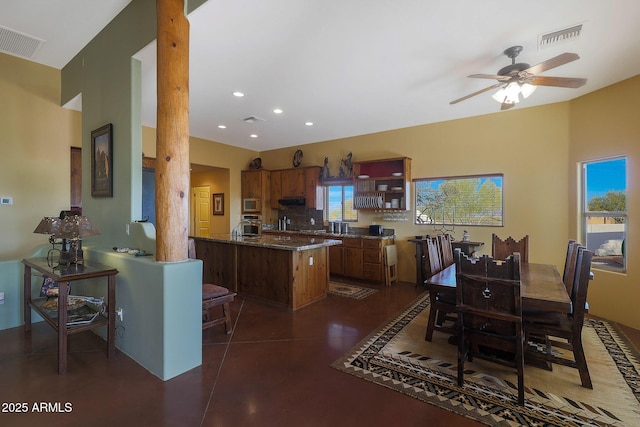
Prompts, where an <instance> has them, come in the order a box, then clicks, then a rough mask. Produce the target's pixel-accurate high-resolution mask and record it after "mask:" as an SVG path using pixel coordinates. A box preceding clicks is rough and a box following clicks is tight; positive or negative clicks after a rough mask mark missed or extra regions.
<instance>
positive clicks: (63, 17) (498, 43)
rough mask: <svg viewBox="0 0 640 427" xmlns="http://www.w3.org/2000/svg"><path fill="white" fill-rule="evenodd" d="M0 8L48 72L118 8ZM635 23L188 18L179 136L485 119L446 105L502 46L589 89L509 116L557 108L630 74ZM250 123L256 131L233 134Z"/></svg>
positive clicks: (258, 6) (60, 4)
mask: <svg viewBox="0 0 640 427" xmlns="http://www.w3.org/2000/svg"><path fill="white" fill-rule="evenodd" d="M0 2H1V4H2V11H3V12H2V14H1V15H0V25H2V26H5V27H9V28H11V29H13V30H17V31H20V32H23V33H26V34H29V35H31V36H35V37H39V38H42V39H45V40H46V43H45V44H44V46H43V47H42V48H41V49H40V50H39V51H38V53H37V55H36V57H35V58H34V59H33V60H34V61H36V62H39V63H42V64H46V65H50V66H52V67H55V68H62V67H63V66H64V65H65V64H66V63H67V62H68V61H69V60H70V59H71V58H72V57H73V56H74V55H75V54H76V53H77V52H78V51H79V50H80V49H81V48H82V47H83V46H84V45H86V43H87V42H88V41H89V40H91V38H92V37H93V36H94V35H95V34H96V33H97V32H98V31H99V29H101V28H102V27H103V26H104V25H106V23H108V22H109V21H110V20H111V19H112V18H113V17H114V16H115V15H117V13H118V12H119V11H120V10H121V9H122V8H123V7H125V6H126V4H128V1H126V0H101V1H97V0H93V1H89V0H49V1H42V0H21V1H12V0H0ZM639 17H640V1H638V0H611V1H606V2H605V1H602V0H562V1H558V0H537V1H534V2H532V1H520V0H512V1H511V2H509V3H506V4H505V2H504V1H497V0H484V1H471V0H447V1H442V0H438V1H436V0H324V1H317V0H316V1H311V0H268V1H266V0H234V1H219V0H210V1H208V2H206V3H205V4H204V5H203V6H201V7H200V8H199V9H197V10H196V11H194V12H193V13H192V14H191V15H190V16H189V21H190V25H191V33H190V82H189V85H190V127H191V130H190V132H191V135H192V136H196V137H200V138H204V139H208V140H212V141H217V142H222V143H225V144H229V145H235V146H240V147H245V148H250V149H254V150H257V151H263V150H269V149H274V148H281V147H288V146H294V145H300V144H305V143H312V142H318V141H324V140H330V139H336V138H342V137H348V136H354V135H361V134H367V133H372V132H379V131H384V130H390V129H397V128H403V127H408V126H415V125H421V124H427V123H434V122H440V121H445V120H452V119H459V118H463V117H470V116H477V115H482V114H490V113H496V112H498V111H499V109H500V104H498V103H497V102H495V101H493V100H492V99H491V97H490V95H491V93H492V92H488V93H484V94H482V95H478V96H476V97H473V98H470V99H468V100H466V101H463V102H461V103H459V104H456V105H449V102H450V101H451V100H453V99H457V98H459V97H462V96H464V95H467V94H469V93H471V92H475V91H477V90H480V89H482V88H484V87H487V86H490V85H491V84H493V83H494V82H495V81H493V80H480V79H469V78H467V77H466V76H467V75H469V74H473V73H486V74H495V73H496V72H497V71H498V69H500V68H502V67H503V66H505V65H508V64H509V63H510V60H509V59H508V58H506V57H505V56H504V55H503V54H502V52H503V50H504V49H506V48H508V47H510V46H513V45H522V46H523V47H524V51H523V53H522V54H521V55H520V56H519V57H518V58H517V62H526V63H529V64H531V65H534V64H537V63H539V62H542V61H544V60H547V59H549V58H551V57H553V56H556V55H559V54H560V53H563V52H575V53H578V54H579V55H580V57H581V59H579V60H578V61H575V62H572V63H570V64H567V65H563V66H561V67H558V68H555V69H553V70H549V71H547V72H545V73H543V74H542V75H547V76H560V77H584V78H587V79H588V81H587V84H586V85H585V86H583V87H582V88H579V89H566V88H553V87H539V88H538V90H537V91H536V92H535V93H534V94H533V95H532V96H531V97H530V98H528V99H526V100H525V101H523V102H521V103H520V104H518V105H517V106H516V107H514V108H513V109H512V110H514V109H518V108H526V107H532V106H536V105H542V104H549V103H554V102H560V101H566V100H569V99H573V98H576V97H578V96H581V95H584V94H586V93H589V92H592V91H594V90H597V89H600V88H602V87H605V86H608V85H611V84H613V83H616V82H618V81H621V80H624V79H626V78H629V77H632V76H635V75H637V74H640V31H638V24H637V21H638V18H639ZM576 24H583V29H582V32H581V35H580V37H579V38H577V39H572V40H569V41H565V42H563V43H559V44H557V45H554V46H551V47H547V48H544V49H538V47H537V46H538V37H539V35H541V34H544V33H548V32H552V31H556V30H559V29H563V28H566V27H570V26H573V25H576ZM70 29H73V30H70ZM155 56H156V55H155V43H152V44H151V45H150V46H147V47H146V48H144V49H143V50H142V51H141V52H139V53H138V54H137V55H136V57H137V58H139V59H140V60H141V61H142V63H143V67H142V72H143V91H142V92H143V102H142V105H143V111H142V117H143V124H145V125H147V126H151V127H155V109H156V104H155ZM235 90H240V91H242V92H244V93H245V94H246V96H245V97H244V98H235V97H234V96H232V92H233V91H235ZM276 107H277V108H282V109H283V110H284V113H283V114H280V115H275V114H273V113H272V110H273V109H274V108H276ZM501 114H507V113H501ZM249 116H257V117H260V118H262V119H264V121H260V122H257V123H252V124H248V123H245V122H244V121H243V119H244V118H246V117H249ZM307 121H311V122H313V123H314V125H313V126H305V125H304V123H305V122H307ZM218 124H224V125H226V126H227V128H226V129H224V130H222V129H218V127H217V125H218ZM251 133H255V134H257V135H258V137H257V138H251V137H250V136H249V135H250V134H251Z"/></svg>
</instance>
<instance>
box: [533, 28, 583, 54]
mask: <svg viewBox="0 0 640 427" xmlns="http://www.w3.org/2000/svg"><path fill="white" fill-rule="evenodd" d="M581 32H582V24H579V25H574V26H573V27H569V28H565V29H563V30H558V31H553V32H551V33H547V34H541V35H539V36H538V49H539V50H542V49H545V48H547V47H551V46H555V45H557V44H559V43H562V42H566V41H569V40H573V39H577V38H578V37H580V33H581Z"/></svg>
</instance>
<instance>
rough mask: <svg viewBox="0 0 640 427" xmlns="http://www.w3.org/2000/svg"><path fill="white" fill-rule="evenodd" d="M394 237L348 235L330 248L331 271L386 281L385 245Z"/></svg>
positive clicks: (353, 277)
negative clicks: (340, 243) (338, 244)
mask: <svg viewBox="0 0 640 427" xmlns="http://www.w3.org/2000/svg"><path fill="white" fill-rule="evenodd" d="M393 244H394V239H371V238H358V237H348V238H344V239H342V246H332V247H331V248H329V267H330V269H329V271H330V273H331V274H334V275H337V276H344V277H348V278H350V279H357V280H366V281H368V282H373V283H377V284H382V283H384V258H383V252H384V247H385V246H387V245H393Z"/></svg>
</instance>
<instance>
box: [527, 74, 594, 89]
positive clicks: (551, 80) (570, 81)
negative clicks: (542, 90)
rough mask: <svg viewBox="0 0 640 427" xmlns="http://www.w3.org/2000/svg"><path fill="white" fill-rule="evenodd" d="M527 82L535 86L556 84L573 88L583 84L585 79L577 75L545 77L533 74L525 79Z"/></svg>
mask: <svg viewBox="0 0 640 427" xmlns="http://www.w3.org/2000/svg"><path fill="white" fill-rule="evenodd" d="M527 82H528V83H530V84H532V85H536V86H556V87H570V88H573V89H576V88H579V87H581V86H584V84H585V83H586V82H587V79H582V78H578V77H547V76H534V77H532V78H531V79H529V80H528V81H527Z"/></svg>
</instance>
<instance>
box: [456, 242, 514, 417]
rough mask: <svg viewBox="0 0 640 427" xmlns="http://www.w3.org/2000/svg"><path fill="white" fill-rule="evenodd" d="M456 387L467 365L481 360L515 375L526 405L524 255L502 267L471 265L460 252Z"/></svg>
mask: <svg viewBox="0 0 640 427" xmlns="http://www.w3.org/2000/svg"><path fill="white" fill-rule="evenodd" d="M456 269H457V270H456V303H457V312H458V332H457V335H458V385H459V386H462V385H463V384H464V372H465V368H464V364H465V361H467V360H468V361H469V362H473V358H478V359H483V360H487V361H490V362H494V363H498V364H500V365H504V366H508V367H512V368H515V369H516V372H517V377H518V396H517V401H518V404H519V405H524V332H523V327H522V297H521V293H520V283H521V282H520V254H519V253H517V252H516V253H514V254H513V255H511V256H510V257H508V258H507V259H505V260H503V261H496V260H494V259H492V258H491V257H489V256H488V255H484V256H482V257H480V258H479V259H477V260H473V259H471V258H469V257H467V256H466V255H464V254H463V253H462V252H460V251H456Z"/></svg>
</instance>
